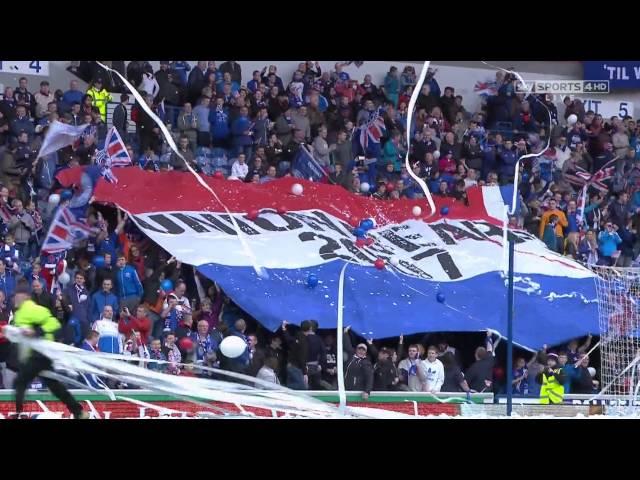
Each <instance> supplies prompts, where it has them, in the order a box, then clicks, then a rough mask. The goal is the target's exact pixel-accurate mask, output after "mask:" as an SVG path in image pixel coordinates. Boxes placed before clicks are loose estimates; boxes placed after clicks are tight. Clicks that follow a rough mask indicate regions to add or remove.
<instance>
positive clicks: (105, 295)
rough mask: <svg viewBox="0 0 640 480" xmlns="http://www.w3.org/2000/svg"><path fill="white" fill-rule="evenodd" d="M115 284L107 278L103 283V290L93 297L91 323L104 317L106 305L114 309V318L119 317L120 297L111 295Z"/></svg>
mask: <svg viewBox="0 0 640 480" xmlns="http://www.w3.org/2000/svg"><path fill="white" fill-rule="evenodd" d="M112 288H113V284H112V282H111V279H110V278H105V279H104V280H103V281H102V290H100V291H99V292H96V293H94V294H93V295H91V321H92V322H93V321H96V320H99V319H100V317H101V316H102V310H104V307H105V306H106V305H111V308H113V312H114V316H117V315H118V312H119V311H120V310H119V306H118V297H116V296H115V295H114V294H113V293H111V289H112Z"/></svg>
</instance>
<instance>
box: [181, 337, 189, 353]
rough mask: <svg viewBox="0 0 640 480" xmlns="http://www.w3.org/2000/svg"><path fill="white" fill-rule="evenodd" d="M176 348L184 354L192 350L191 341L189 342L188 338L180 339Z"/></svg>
mask: <svg viewBox="0 0 640 480" xmlns="http://www.w3.org/2000/svg"><path fill="white" fill-rule="evenodd" d="M178 348H179V349H180V350H183V351H185V352H188V351H189V350H192V349H193V340H191V339H190V338H189V337H182V338H181V339H180V340H178Z"/></svg>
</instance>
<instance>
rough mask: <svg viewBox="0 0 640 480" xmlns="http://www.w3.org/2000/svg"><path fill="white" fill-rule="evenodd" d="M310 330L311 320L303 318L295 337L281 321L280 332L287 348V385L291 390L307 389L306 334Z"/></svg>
mask: <svg viewBox="0 0 640 480" xmlns="http://www.w3.org/2000/svg"><path fill="white" fill-rule="evenodd" d="M310 332H311V322H309V320H304V321H303V322H302V323H301V324H300V331H298V333H297V334H296V336H295V337H293V336H292V335H291V333H290V332H289V330H288V329H287V322H286V321H285V322H282V333H283V335H284V338H285V341H286V343H287V347H288V349H289V355H288V363H287V387H288V388H291V389H293V390H307V388H308V385H309V377H308V376H307V356H308V350H309V345H308V342H307V336H308V335H309V333H310Z"/></svg>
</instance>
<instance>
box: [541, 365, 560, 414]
mask: <svg viewBox="0 0 640 480" xmlns="http://www.w3.org/2000/svg"><path fill="white" fill-rule="evenodd" d="M559 373H560V369H559V368H557V369H555V370H553V374H552V375H549V376H547V375H546V374H544V373H543V374H542V386H541V387H540V403H541V404H543V405H549V404H552V405H557V404H559V403H562V400H563V399H564V385H562V384H561V383H560V382H559V381H558V379H557V378H556V375H558V374H559Z"/></svg>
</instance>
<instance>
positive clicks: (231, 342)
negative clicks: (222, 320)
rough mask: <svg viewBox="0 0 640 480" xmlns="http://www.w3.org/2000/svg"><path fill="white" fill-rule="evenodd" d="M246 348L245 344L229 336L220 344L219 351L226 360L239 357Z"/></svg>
mask: <svg viewBox="0 0 640 480" xmlns="http://www.w3.org/2000/svg"><path fill="white" fill-rule="evenodd" d="M246 348H247V344H246V342H245V341H244V340H243V339H242V338H240V337H238V336H236V335H230V336H228V337H226V338H225V339H224V340H222V342H221V343H220V351H221V352H222V354H223V355H224V356H225V357H227V358H237V357H239V356H240V355H242V354H243V353H244V351H245V350H246Z"/></svg>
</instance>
